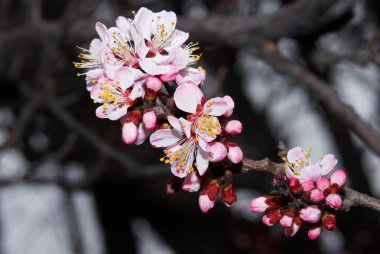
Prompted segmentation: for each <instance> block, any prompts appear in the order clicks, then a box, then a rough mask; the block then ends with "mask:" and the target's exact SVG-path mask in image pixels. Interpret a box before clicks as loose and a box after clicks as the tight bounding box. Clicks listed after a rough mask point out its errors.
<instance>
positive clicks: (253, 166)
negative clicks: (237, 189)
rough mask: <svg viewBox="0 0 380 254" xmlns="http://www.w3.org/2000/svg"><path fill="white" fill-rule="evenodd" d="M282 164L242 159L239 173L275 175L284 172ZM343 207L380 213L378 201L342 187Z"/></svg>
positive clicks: (266, 160) (344, 208)
mask: <svg viewBox="0 0 380 254" xmlns="http://www.w3.org/2000/svg"><path fill="white" fill-rule="evenodd" d="M284 170H285V168H284V164H283V163H275V162H272V161H270V160H269V159H264V160H258V161H256V160H251V159H247V158H244V159H243V161H242V166H241V172H242V173H248V172H250V171H259V172H268V173H271V174H273V175H274V174H277V173H280V172H284ZM344 194H345V195H344V205H343V208H342V209H343V210H345V211H348V210H349V209H350V208H351V207H354V206H363V207H367V208H370V209H372V210H375V211H378V212H380V200H379V199H376V198H373V197H370V196H368V195H367V194H364V193H360V192H358V191H355V190H353V189H351V188H349V187H344Z"/></svg>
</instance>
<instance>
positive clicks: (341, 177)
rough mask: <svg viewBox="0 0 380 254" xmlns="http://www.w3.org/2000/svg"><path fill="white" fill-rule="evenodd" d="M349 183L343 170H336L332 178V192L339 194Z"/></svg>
mask: <svg viewBox="0 0 380 254" xmlns="http://www.w3.org/2000/svg"><path fill="white" fill-rule="evenodd" d="M346 181H347V174H346V172H344V170H342V169H338V170H336V171H335V172H334V173H333V174H332V175H331V177H330V182H331V192H334V193H337V192H338V191H339V190H340V189H341V188H342V187H343V185H344V184H345V183H346Z"/></svg>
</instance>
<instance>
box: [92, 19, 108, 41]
mask: <svg viewBox="0 0 380 254" xmlns="http://www.w3.org/2000/svg"><path fill="white" fill-rule="evenodd" d="M95 29H96V32H97V33H98V35H99V38H100V39H101V40H102V41H104V42H108V41H109V36H108V31H107V27H106V26H105V25H104V24H103V23H101V22H96V24H95Z"/></svg>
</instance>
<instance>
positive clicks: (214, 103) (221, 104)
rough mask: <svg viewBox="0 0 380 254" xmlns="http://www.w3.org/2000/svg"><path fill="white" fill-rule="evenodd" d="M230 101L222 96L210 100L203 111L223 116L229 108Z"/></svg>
mask: <svg viewBox="0 0 380 254" xmlns="http://www.w3.org/2000/svg"><path fill="white" fill-rule="evenodd" d="M228 108H229V106H228V103H227V102H226V101H225V100H224V99H223V98H221V97H216V98H212V99H211V100H208V101H207V102H206V103H205V105H204V108H203V113H204V114H207V115H212V116H221V115H223V114H224V113H226V111H227V110H228Z"/></svg>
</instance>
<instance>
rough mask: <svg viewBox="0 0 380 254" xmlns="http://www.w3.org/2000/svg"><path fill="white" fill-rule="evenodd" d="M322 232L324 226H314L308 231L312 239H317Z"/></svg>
mask: <svg viewBox="0 0 380 254" xmlns="http://www.w3.org/2000/svg"><path fill="white" fill-rule="evenodd" d="M321 232H322V226H316V227H312V228H311V229H310V230H309V232H308V233H307V236H308V237H309V239H310V240H315V239H316V238H317V237H318V236H319V235H320V234H321Z"/></svg>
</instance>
